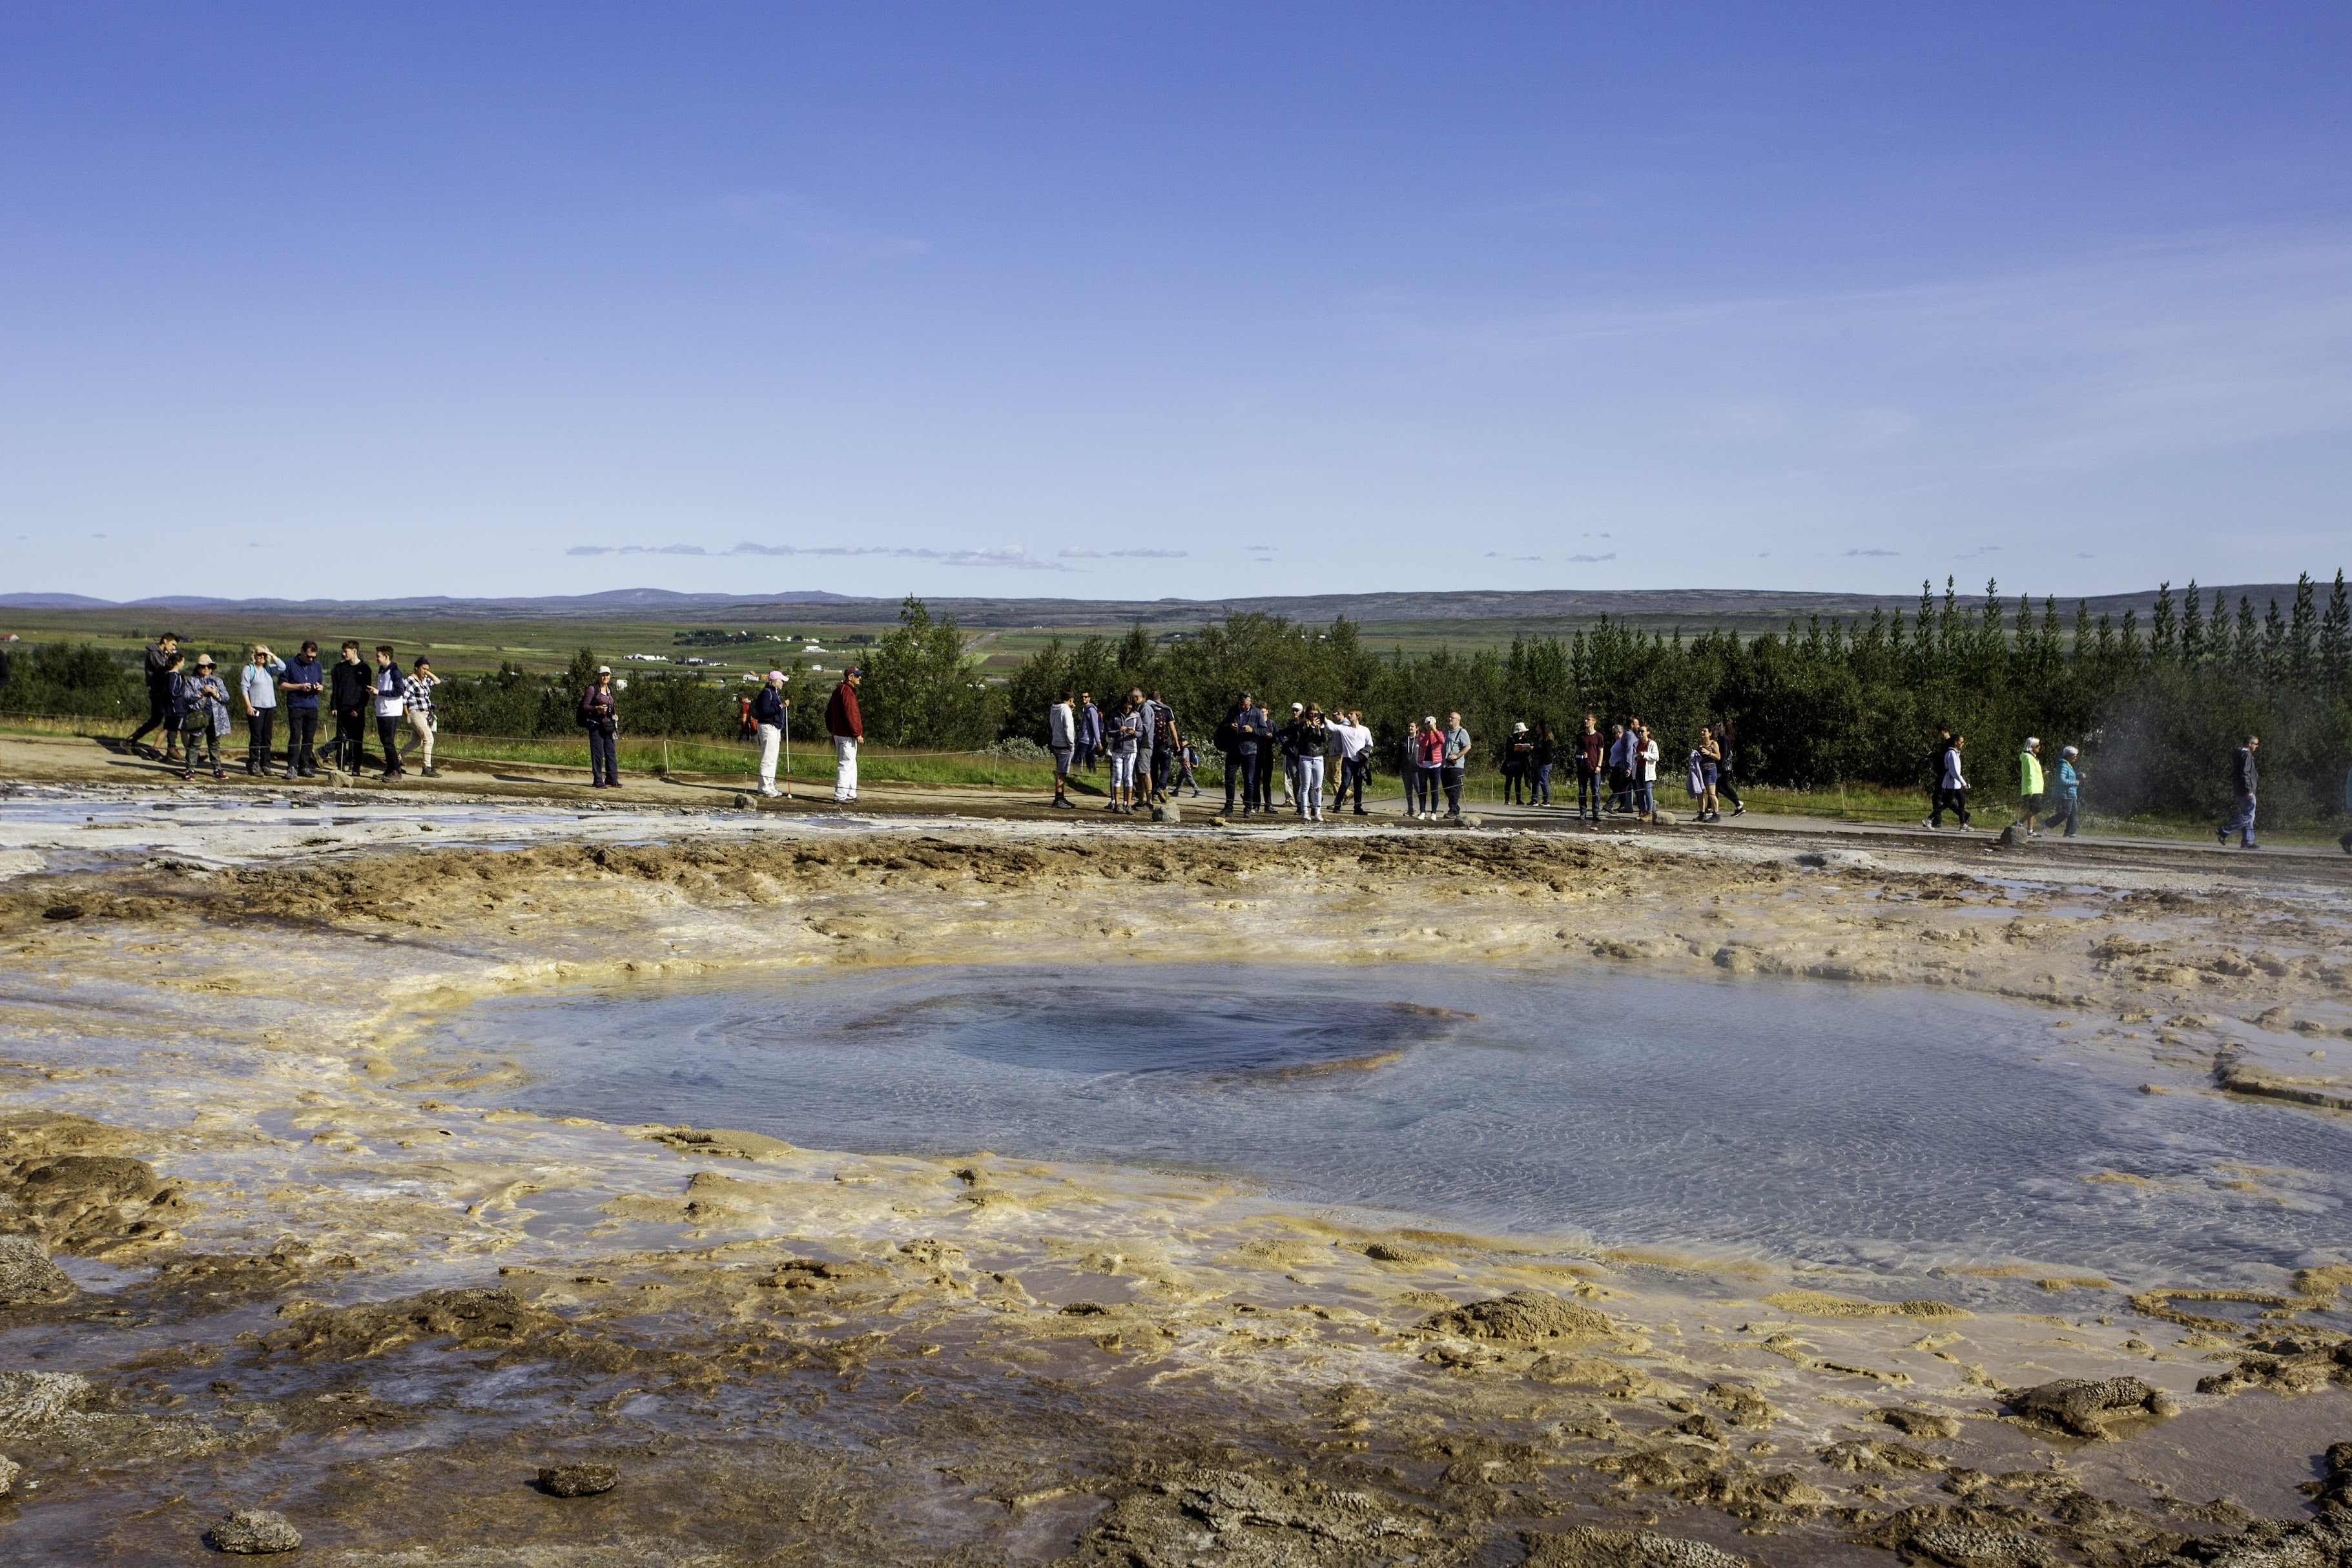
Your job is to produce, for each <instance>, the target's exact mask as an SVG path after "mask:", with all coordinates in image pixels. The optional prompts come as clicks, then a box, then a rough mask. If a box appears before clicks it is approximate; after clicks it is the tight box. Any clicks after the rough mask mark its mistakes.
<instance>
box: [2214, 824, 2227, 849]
mask: <svg viewBox="0 0 2352 1568" xmlns="http://www.w3.org/2000/svg"><path fill="white" fill-rule="evenodd" d="M2213 842H2214V843H2216V844H2219V845H2220V846H2221V847H2222V848H2224V849H2227V848H2228V847H2230V830H2229V829H2228V828H2226V827H2217V828H2215V829H2214V830H2213Z"/></svg>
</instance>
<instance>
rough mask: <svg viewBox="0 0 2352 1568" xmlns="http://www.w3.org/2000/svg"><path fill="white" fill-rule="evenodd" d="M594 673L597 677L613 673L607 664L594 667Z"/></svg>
mask: <svg viewBox="0 0 2352 1568" xmlns="http://www.w3.org/2000/svg"><path fill="white" fill-rule="evenodd" d="M596 673H597V674H599V675H610V674H612V673H613V667H612V666H611V665H609V664H600V665H598V666H597V667H596Z"/></svg>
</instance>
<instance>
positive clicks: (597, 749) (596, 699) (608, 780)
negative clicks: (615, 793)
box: [580, 664, 621, 789]
mask: <svg viewBox="0 0 2352 1568" xmlns="http://www.w3.org/2000/svg"><path fill="white" fill-rule="evenodd" d="M580 727H581V728H582V729H583V730H585V731H588V787H589V788H590V789H618V788H620V787H621V746H620V739H621V699H620V694H619V693H618V692H617V691H615V690H614V688H613V667H612V666H611V665H609V664H600V665H598V666H597V667H596V675H595V679H592V680H591V681H589V682H588V689H587V690H585V691H583V692H582V693H581V694H580Z"/></svg>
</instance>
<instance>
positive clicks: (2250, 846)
mask: <svg viewBox="0 0 2352 1568" xmlns="http://www.w3.org/2000/svg"><path fill="white" fill-rule="evenodd" d="M2238 847H2239V848H2241V849H2260V848H2261V847H2262V846H2261V845H2259V844H2241V845H2239V846H2238Z"/></svg>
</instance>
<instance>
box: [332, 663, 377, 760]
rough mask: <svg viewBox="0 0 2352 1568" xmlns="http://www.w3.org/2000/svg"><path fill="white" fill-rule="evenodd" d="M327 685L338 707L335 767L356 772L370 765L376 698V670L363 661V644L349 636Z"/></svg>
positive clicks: (335, 706)
mask: <svg viewBox="0 0 2352 1568" xmlns="http://www.w3.org/2000/svg"><path fill="white" fill-rule="evenodd" d="M327 684H328V692H327V695H328V697H329V699H330V700H331V701H332V702H333V704H334V709H335V766H337V767H339V768H341V769H342V771H343V772H345V773H358V772H359V771H360V770H361V769H362V768H364V767H366V766H367V765H368V760H367V721H368V709H369V708H370V707H371V706H372V705H373V702H374V700H375V673H374V671H373V670H371V669H369V668H368V667H367V666H366V665H364V664H362V663H361V662H360V645H359V644H357V643H355V642H352V641H350V640H349V639H345V641H344V643H343V657H342V658H341V659H339V660H337V661H336V663H335V667H334V668H332V669H330V670H329V671H327Z"/></svg>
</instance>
